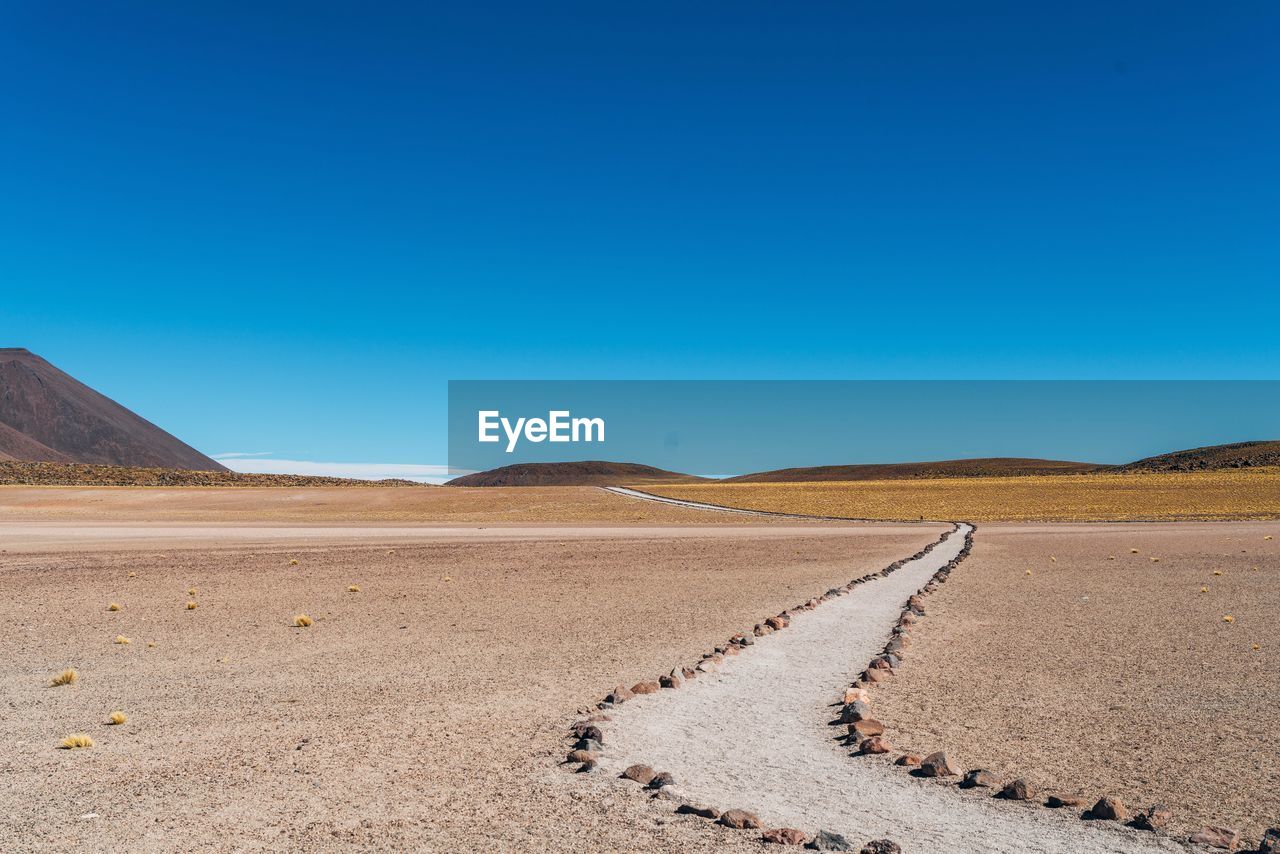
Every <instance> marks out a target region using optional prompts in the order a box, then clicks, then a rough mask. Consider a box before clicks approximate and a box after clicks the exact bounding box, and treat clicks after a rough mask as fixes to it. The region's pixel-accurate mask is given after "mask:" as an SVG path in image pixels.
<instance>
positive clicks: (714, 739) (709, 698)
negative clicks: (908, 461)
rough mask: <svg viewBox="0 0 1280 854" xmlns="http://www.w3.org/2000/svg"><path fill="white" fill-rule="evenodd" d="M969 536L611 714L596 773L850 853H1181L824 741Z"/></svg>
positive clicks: (955, 537)
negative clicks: (859, 679) (628, 771)
mask: <svg viewBox="0 0 1280 854" xmlns="http://www.w3.org/2000/svg"><path fill="white" fill-rule="evenodd" d="M966 530H968V527H967V526H962V527H961V530H960V531H958V532H956V533H954V534H952V535H951V536H950V537H949V538H948V539H947V540H946V541H945V542H944V543H942V544H940V545H939V546H938V547H936V548H935V549H934V550H933V551H932V552H931V553H929V554H928V555H926V556H925V557H923V558H921V559H919V560H915V561H912V562H909V563H906V564H904V565H903V566H902V567H901V568H900V569H898V570H897V571H896V572H894V573H892V574H891V575H890V576H889V577H887V578H877V579H876V580H874V581H870V582H868V583H866V584H862V585H859V586H857V587H855V588H854V590H853V591H852V592H851V593H848V594H846V595H844V596H841V597H839V598H837V599H833V600H831V601H828V602H826V603H825V604H822V605H820V606H819V607H818V608H816V609H815V610H813V611H809V612H800V613H797V614H796V615H795V616H794V618H793V621H792V623H791V626H790V627H789V628H787V629H786V630H784V631H781V632H777V633H775V634H773V635H769V636H766V637H763V638H759V639H757V640H756V643H755V645H754V646H753V647H752V648H751V649H749V650H747V651H746V652H744V653H743V654H742V655H740V656H737V657H731V658H727V659H725V662H724V664H723V665H722V666H721V669H720V671H719V672H718V673H716V674H705V675H702V676H699V677H698V678H697V679H695V680H692V681H689V682H686V683H685V685H684V686H683V687H681V688H679V689H678V690H674V691H673V690H664V691H661V692H659V693H658V694H654V695H650V696H642V697H637V698H635V699H634V700H631V701H629V702H627V703H625V704H622V705H620V706H618V707H617V708H615V709H613V710H612V711H611V712H610V714H611V716H612V718H613V721H612V722H611V723H609V724H608V725H607V729H606V730H605V735H606V739H607V743H606V745H605V752H604V754H603V755H602V757H601V767H602V769H603V770H605V771H606V772H608V773H610V774H617V773H619V772H620V771H621V770H622V769H623V768H625V767H627V766H628V765H631V764H633V763H644V764H646V765H651V766H653V767H654V768H656V769H658V770H661V771H670V772H671V773H672V774H673V775H674V776H675V779H676V784H677V788H678V790H679V792H680V793H681V796H682V797H684V798H685V799H687V800H689V801H693V802H697V803H706V804H710V805H713V806H717V807H719V808H721V809H726V808H730V807H736V808H741V809H747V810H751V811H753V812H755V813H756V814H757V815H759V816H760V818H761V820H762V821H763V822H764V823H765V825H766V826H767V827H781V826H789V827H798V828H801V829H803V830H805V831H807V832H810V833H812V832H814V831H816V830H818V829H828V830H833V831H835V832H837V833H842V834H844V835H845V836H847V837H848V838H849V840H850V842H853V843H855V844H856V845H857V846H858V847H861V845H862V844H863V843H865V842H866V841H868V840H870V839H880V838H888V839H893V840H896V841H897V842H898V843H899V844H900V845H902V847H903V850H904V851H906V852H928V851H964V852H1002V854H1025V852H1055V854H1101V852H1111V854H1130V852H1135V854H1136V852H1150V851H1186V850H1187V849H1186V848H1185V847H1184V846H1182V845H1180V844H1178V843H1176V842H1173V841H1172V840H1169V839H1159V838H1156V837H1154V836H1152V835H1151V834H1148V833H1141V832H1138V831H1133V830H1127V829H1124V828H1122V827H1120V826H1119V825H1117V824H1116V823H1114V822H1086V821H1081V820H1080V819H1079V817H1078V815H1077V812H1076V811H1068V810H1063V811H1056V810H1047V809H1042V808H1039V807H1033V806H1030V805H1022V804H1011V803H1005V802H1000V801H995V800H993V799H991V798H990V797H989V795H988V796H978V795H972V794H965V793H961V792H959V791H957V790H956V789H955V788H954V786H950V785H947V786H944V785H940V784H939V783H937V782H936V781H928V780H918V779H915V778H913V777H911V776H909V775H908V774H906V773H905V772H903V771H902V770H901V769H896V768H891V767H889V766H888V765H886V764H885V763H884V762H883V761H877V760H872V759H866V758H855V757H851V756H850V755H849V753H850V750H849V748H845V747H842V746H841V745H839V744H838V743H837V742H836V741H835V740H834V737H835V736H836V735H837V734H838V733H837V731H836V730H837V728H835V727H831V726H829V725H828V721H830V720H831V719H832V718H833V717H834V713H835V712H836V711H837V709H835V708H833V707H832V703H833V701H834V700H835V699H837V698H838V696H839V694H840V693H841V692H842V691H843V689H844V687H845V686H847V685H848V684H849V683H850V682H851V681H852V680H853V679H854V678H856V676H857V674H858V673H859V672H860V671H861V670H862V669H863V668H865V666H866V664H867V662H868V661H870V660H871V659H872V658H873V657H874V656H875V655H876V654H878V653H879V651H880V650H881V649H882V648H883V645H884V643H885V641H886V640H887V638H888V636H889V633H890V630H891V628H892V626H893V624H894V622H895V621H896V620H897V618H898V616H899V614H900V612H901V609H902V607H903V605H904V603H905V601H906V599H907V597H908V596H910V595H911V594H912V593H914V592H915V591H916V590H917V589H919V588H920V587H922V586H923V585H924V584H925V583H926V582H927V581H928V580H929V578H930V577H931V576H932V575H933V573H934V572H935V571H936V570H937V569H938V568H939V567H941V566H942V565H943V564H945V563H946V562H947V561H949V560H950V559H951V558H952V557H954V556H955V555H956V554H957V553H958V552H959V550H960V549H961V547H962V546H963V544H964V533H965V531H966ZM957 571H963V564H961V566H960V568H959V569H958V570H957ZM907 666H910V664H909V662H908V664H907ZM892 735H893V734H892V732H891V733H889V736H890V738H891V739H892ZM855 850H857V848H855Z"/></svg>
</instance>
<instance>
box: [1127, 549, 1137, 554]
mask: <svg viewBox="0 0 1280 854" xmlns="http://www.w3.org/2000/svg"><path fill="white" fill-rule="evenodd" d="M1137 553H1138V550H1137V549H1129V554H1131V555H1136V554H1137Z"/></svg>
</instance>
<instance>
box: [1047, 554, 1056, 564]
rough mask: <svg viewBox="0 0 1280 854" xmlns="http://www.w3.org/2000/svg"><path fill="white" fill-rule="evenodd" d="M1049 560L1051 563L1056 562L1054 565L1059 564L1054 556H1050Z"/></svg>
mask: <svg viewBox="0 0 1280 854" xmlns="http://www.w3.org/2000/svg"><path fill="white" fill-rule="evenodd" d="M1049 560H1051V561H1052V562H1054V563H1057V562H1058V559H1057V558H1056V557H1054V556H1053V555H1049Z"/></svg>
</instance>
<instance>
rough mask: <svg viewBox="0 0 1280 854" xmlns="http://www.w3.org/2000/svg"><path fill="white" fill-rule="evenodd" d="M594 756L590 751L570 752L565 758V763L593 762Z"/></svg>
mask: <svg viewBox="0 0 1280 854" xmlns="http://www.w3.org/2000/svg"><path fill="white" fill-rule="evenodd" d="M595 760H596V754H594V753H592V752H591V751H590V750H570V751H569V755H568V756H567V757H565V760H564V761H565V762H594V761H595Z"/></svg>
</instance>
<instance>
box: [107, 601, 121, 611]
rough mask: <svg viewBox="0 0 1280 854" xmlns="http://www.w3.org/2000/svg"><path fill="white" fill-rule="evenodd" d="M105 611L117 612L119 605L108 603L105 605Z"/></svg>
mask: <svg viewBox="0 0 1280 854" xmlns="http://www.w3.org/2000/svg"><path fill="white" fill-rule="evenodd" d="M107 610H108V611H119V610H120V604H119V603H118V602H109V603H108V604H107Z"/></svg>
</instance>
